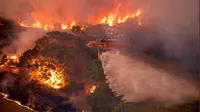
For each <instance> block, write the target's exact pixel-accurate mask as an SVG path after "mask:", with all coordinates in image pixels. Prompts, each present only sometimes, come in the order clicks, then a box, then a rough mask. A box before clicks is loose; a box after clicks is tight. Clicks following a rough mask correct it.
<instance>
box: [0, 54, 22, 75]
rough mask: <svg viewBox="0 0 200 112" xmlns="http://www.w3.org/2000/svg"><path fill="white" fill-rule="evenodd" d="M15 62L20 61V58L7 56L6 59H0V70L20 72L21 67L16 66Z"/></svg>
mask: <svg viewBox="0 0 200 112" xmlns="http://www.w3.org/2000/svg"><path fill="white" fill-rule="evenodd" d="M14 63H19V58H18V57H17V56H15V55H14V56H7V57H6V58H5V59H3V60H2V61H0V72H7V73H14V74H18V73H19V68H18V67H16V65H15V64H14Z"/></svg>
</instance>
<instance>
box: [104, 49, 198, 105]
mask: <svg viewBox="0 0 200 112" xmlns="http://www.w3.org/2000/svg"><path fill="white" fill-rule="evenodd" d="M101 61H102V66H103V69H104V73H105V75H106V79H107V83H108V84H109V87H110V88H111V90H112V91H113V92H114V93H115V94H116V96H123V98H122V99H123V100H124V101H125V102H140V101H146V100H149V99H150V100H153V101H157V102H163V103H166V104H177V103H183V102H186V101H189V100H194V99H195V98H197V97H198V88H196V87H195V86H194V85H193V84H191V83H190V82H189V81H187V80H185V79H184V78H183V77H180V76H179V77H176V75H175V74H171V73H169V72H168V71H164V70H162V69H158V68H154V67H152V66H151V64H148V63H145V62H144V61H142V60H138V59H137V58H134V57H133V58H132V57H131V58H130V57H128V56H125V55H124V54H120V53H113V52H111V51H109V52H105V53H102V55H101Z"/></svg>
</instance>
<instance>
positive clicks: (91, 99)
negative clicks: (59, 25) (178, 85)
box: [0, 19, 199, 112]
mask: <svg viewBox="0 0 200 112" xmlns="http://www.w3.org/2000/svg"><path fill="white" fill-rule="evenodd" d="M1 23H3V25H1V26H0V28H1V29H2V30H0V38H1V41H0V42H1V46H2V47H1V48H2V53H1V56H2V57H3V55H5V54H4V51H5V50H6V49H7V50H10V51H14V53H18V52H20V53H21V52H22V51H24V50H25V51H24V52H22V54H21V56H20V61H19V63H17V64H15V63H13V65H15V66H17V67H19V68H28V70H23V69H22V70H21V71H20V72H19V73H18V74H12V73H5V72H3V73H1V75H0V77H1V78H0V82H1V92H3V93H6V94H9V97H8V98H10V99H13V100H17V101H20V102H21V104H22V105H26V106H28V107H30V108H33V109H34V110H36V111H39V112H47V111H53V112H66V111H68V112H79V111H80V112H81V111H82V110H83V111H85V112H87V111H91V112H116V111H119V112H132V111H136V112H147V111H150V112H197V111H198V105H199V103H198V100H199V99H193V100H192V101H190V102H183V103H181V104H179V105H172V106H169V107H166V106H163V105H160V104H157V103H158V102H151V99H149V100H145V101H142V102H130V103H123V101H122V100H121V96H119V97H117V96H115V94H114V93H113V92H112V90H111V89H112V88H109V84H108V83H106V79H105V75H104V71H103V68H102V64H101V61H100V60H99V59H98V51H97V49H96V48H95V47H94V48H88V47H87V43H88V42H89V41H90V40H97V39H101V38H117V39H118V40H119V41H120V42H122V43H125V44H127V46H126V47H117V48H116V49H118V50H120V51H121V52H122V53H124V54H127V55H130V56H134V55H135V54H137V55H139V57H140V58H141V59H142V60H143V61H146V60H147V59H148V60H150V61H146V62H148V63H153V62H155V61H156V64H154V67H155V68H162V69H163V70H165V71H168V70H170V71H173V72H176V73H177V72H181V73H182V72H184V73H185V74H186V76H187V77H189V78H192V79H193V78H196V77H197V76H198V68H199V60H198V58H199V54H198V48H197V46H198V43H196V42H197V41H196V39H198V33H191V32H190V30H188V32H186V34H187V35H186V34H184V35H179V36H178V37H180V36H181V37H182V38H184V36H185V38H186V40H182V41H181V40H180V39H177V40H176V41H175V40H168V39H166V38H160V37H166V34H168V33H167V32H162V33H161V32H160V29H159V28H160V27H157V26H156V24H155V26H145V27H141V26H138V25H137V24H126V23H125V24H121V25H119V26H116V27H115V28H113V27H109V26H106V25H105V26H104V25H96V26H91V27H89V28H88V29H87V30H86V31H85V34H80V33H78V34H77V33H71V32H59V31H52V32H47V33H46V32H45V33H44V34H43V33H41V37H37V39H27V40H26V38H28V37H25V38H24V37H23V38H20V37H18V36H19V35H17V34H18V33H16V32H19V33H20V32H23V31H26V30H30V29H24V28H21V27H19V26H16V25H14V23H12V22H11V21H8V20H3V19H1ZM152 24H153V23H152ZM191 27H192V28H193V27H194V28H195V27H196V24H195V25H192V26H191ZM192 28H191V29H192ZM158 29H159V30H158ZM33 30H34V29H33ZM31 33H32V32H31ZM33 33H34V31H33ZM36 33H40V32H38V31H37V32H36ZM190 34H191V35H190ZM36 36H38V35H36ZM39 36H40V35H39ZM188 36H192V37H194V38H191V39H189V40H187V39H188V38H187V37H188ZM168 37H170V35H168ZM30 38H32V37H30ZM163 39H164V40H163ZM19 40H25V41H19ZM30 41H35V42H30ZM169 41H173V42H174V43H171V42H169ZM179 41H180V42H179ZM12 42H14V43H15V44H14V45H13V43H12ZM16 42H19V43H20V44H16ZM26 43H32V44H33V46H32V47H30V48H29V46H28V47H27V45H26ZM179 43H181V44H179ZM20 45H22V46H23V48H21V47H20ZM10 46H12V47H10ZM20 53H19V54H20ZM38 57H45V58H47V57H48V58H51V59H54V60H56V63H57V64H59V65H61V66H62V67H63V69H64V70H65V73H66V76H67V82H68V85H67V86H65V87H64V88H62V89H59V90H54V89H52V88H50V87H46V86H44V85H41V84H39V83H37V81H30V80H29V74H28V72H29V70H30V69H32V68H34V67H35V66H32V65H29V64H27V63H28V60H31V59H34V58H38ZM152 60H153V61H152ZM158 63H161V64H158ZM165 65H166V66H167V67H166V66H165ZM172 65H176V66H172ZM163 66H164V67H163ZM120 68H122V66H120ZM133 72H134V71H133ZM147 75H148V73H147ZM127 77H129V76H127ZM124 81H126V80H124ZM194 82H195V83H196V81H194ZM169 83H170V82H169ZM93 84H95V85H96V86H97V88H96V90H95V92H94V93H92V94H91V93H88V92H87V86H90V85H93ZM158 85H159V84H158ZM130 94H131V93H130ZM149 102H150V103H149ZM8 108H9V107H8Z"/></svg>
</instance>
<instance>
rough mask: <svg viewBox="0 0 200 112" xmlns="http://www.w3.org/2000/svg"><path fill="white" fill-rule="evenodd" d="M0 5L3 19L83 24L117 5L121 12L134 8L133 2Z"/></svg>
mask: <svg viewBox="0 0 200 112" xmlns="http://www.w3.org/2000/svg"><path fill="white" fill-rule="evenodd" d="M0 4H1V5H0V11H1V15H2V16H4V17H7V18H11V19H16V18H18V19H19V18H20V19H22V20H24V21H28V22H33V21H41V22H42V23H49V22H54V23H55V22H61V21H65V20H69V19H75V20H76V21H82V22H83V21H84V20H85V21H87V20H88V19H94V18H95V17H100V16H102V14H103V16H105V15H104V14H108V13H109V12H110V11H112V10H113V9H114V8H116V7H117V6H118V5H121V9H124V10H123V11H121V12H124V11H131V9H135V8H136V7H133V6H134V5H133V4H134V1H133V0H109V1H108V0H42V1H41V0H34V1H32V0H18V1H15V0H1V1H0ZM126 8H127V9H126ZM96 19H97V18H96Z"/></svg>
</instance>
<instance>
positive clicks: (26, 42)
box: [2, 28, 46, 56]
mask: <svg viewBox="0 0 200 112" xmlns="http://www.w3.org/2000/svg"><path fill="white" fill-rule="evenodd" d="M45 34H46V32H45V31H44V30H41V29H32V28H30V29H26V30H24V31H22V32H20V33H18V34H17V37H18V38H17V39H16V40H14V41H13V42H12V43H11V45H9V46H7V47H5V48H4V49H3V50H2V51H3V53H5V54H7V55H9V54H11V55H13V54H14V55H17V56H21V55H22V54H23V53H24V52H25V51H26V50H28V49H31V48H33V47H34V45H35V42H36V41H37V40H38V39H39V38H42V37H43V36H44V35H45Z"/></svg>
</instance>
